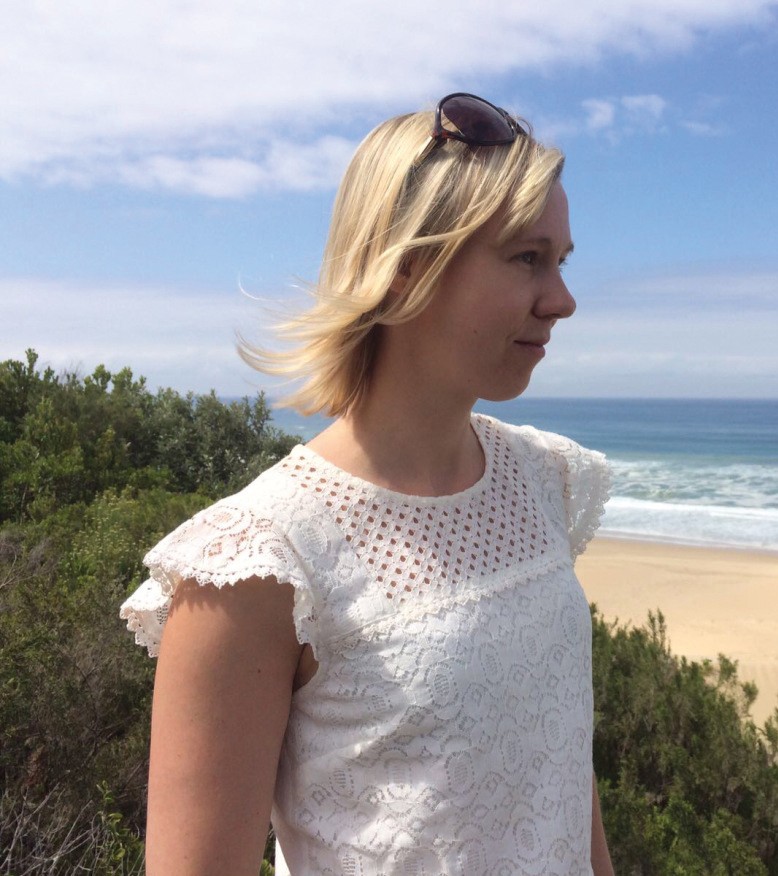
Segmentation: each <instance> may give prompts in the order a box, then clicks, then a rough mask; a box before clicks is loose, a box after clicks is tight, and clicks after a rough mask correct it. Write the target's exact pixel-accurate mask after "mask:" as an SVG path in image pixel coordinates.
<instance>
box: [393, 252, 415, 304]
mask: <svg viewBox="0 0 778 876" xmlns="http://www.w3.org/2000/svg"><path fill="white" fill-rule="evenodd" d="M412 273H413V261H412V260H411V257H410V256H407V255H406V256H404V257H403V260H402V261H401V262H400V267H399V269H398V271H397V273H396V274H395V275H394V280H392V285H391V286H390V287H389V293H390V294H391V295H396V296H400V295H404V294H405V287H406V286H407V285H408V281H409V280H410V278H411V274H412Z"/></svg>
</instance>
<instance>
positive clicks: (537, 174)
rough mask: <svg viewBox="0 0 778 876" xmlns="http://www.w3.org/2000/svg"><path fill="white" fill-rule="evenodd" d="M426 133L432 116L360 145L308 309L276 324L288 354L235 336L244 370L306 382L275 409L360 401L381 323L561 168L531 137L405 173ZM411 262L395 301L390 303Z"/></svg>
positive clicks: (391, 127) (420, 297)
mask: <svg viewBox="0 0 778 876" xmlns="http://www.w3.org/2000/svg"><path fill="white" fill-rule="evenodd" d="M432 125H433V114H432V113H431V112H420V113H414V114H412V115H406V116H398V117H396V118H392V119H389V120H388V121H386V122H383V123H382V124H380V125H379V126H378V127H377V128H375V129H374V130H373V131H371V133H370V134H368V136H367V137H366V138H365V139H364V140H363V142H362V143H361V144H360V146H359V148H358V149H357V151H356V153H355V155H354V158H353V159H352V161H351V164H350V165H349V167H348V169H347V170H346V173H345V175H344V177H343V181H342V183H341V185H340V188H339V190H338V194H337V197H336V199H335V205H334V208H333V214H332V222H331V225H330V233H329V238H328V241H327V246H326V249H325V251H324V258H323V263H322V268H321V272H320V275H319V280H318V283H317V285H316V287H315V289H314V294H315V301H314V304H313V306H312V307H311V308H310V310H308V311H306V312H305V313H303V314H301V315H300V316H298V317H295V318H294V319H291V320H288V321H287V322H285V323H283V324H281V325H280V326H278V327H277V329H278V332H279V334H280V336H281V337H282V338H287V339H289V340H291V341H292V342H293V343H294V345H295V346H293V348H292V349H290V350H286V351H282V352H270V351H267V350H262V349H259V348H257V347H254V346H251V345H250V344H248V343H247V342H246V341H245V340H244V339H243V338H241V339H240V343H239V352H240V355H241V356H242V357H243V358H244V359H245V360H246V361H247V362H248V363H249V364H250V365H252V367H254V368H257V369H258V370H260V371H263V372H265V373H269V374H275V375H282V376H286V377H289V378H292V379H294V378H305V380H304V383H303V384H302V386H300V387H299V388H298V389H297V390H296V391H294V392H293V393H291V394H290V395H289V396H288V397H287V398H285V399H284V400H283V401H282V404H285V405H286V406H288V407H293V408H295V409H297V410H298V411H300V412H301V413H303V414H312V413H317V412H323V413H325V414H327V415H329V416H339V415H341V414H343V413H345V412H346V411H348V410H349V409H350V408H353V407H355V406H356V405H358V404H359V402H360V400H361V399H362V398H363V396H364V394H365V392H366V391H367V389H368V386H369V381H370V374H371V370H372V363H373V360H374V356H375V352H376V348H377V340H378V332H379V331H380V326H381V325H390V324H398V323H402V322H405V321H407V320H410V319H412V318H413V317H414V316H416V315H417V314H418V313H419V312H420V311H421V310H423V309H424V307H425V306H426V305H427V303H428V302H429V301H430V299H431V297H432V295H433V294H434V293H435V291H436V289H437V287H438V284H439V280H440V277H441V275H442V274H443V272H444V271H445V269H446V266H447V265H448V263H449V262H450V261H451V259H452V258H453V256H454V255H455V254H456V253H457V251H458V250H459V249H460V248H461V247H462V245H463V244H464V243H465V242H466V241H467V239H468V238H469V237H470V236H471V235H472V234H473V233H474V232H475V231H477V230H478V229H479V228H480V227H481V226H482V225H483V224H484V223H485V222H487V221H488V220H489V219H490V217H491V216H493V215H494V213H495V212H496V211H497V210H498V209H500V208H501V207H502V206H503V205H505V207H506V224H505V228H504V232H503V233H504V237H505V239H507V238H508V237H510V236H511V235H513V234H515V233H516V232H517V231H519V230H520V229H522V228H525V227H527V226H529V225H531V224H532V223H533V222H535V221H536V220H537V219H538V217H539V216H540V214H541V213H542V212H543V208H544V206H545V203H546V200H547V198H548V195H549V192H550V191H551V188H552V186H553V184H554V183H555V182H556V180H558V178H559V176H560V174H561V172H562V166H563V163H564V156H563V155H562V153H561V152H559V151H558V150H557V149H554V148H549V147H545V146H543V145H541V144H540V143H538V142H537V141H536V140H535V139H534V138H533V137H532V135H531V133H530V134H528V135H527V136H521V135H520V136H518V137H517V138H516V140H515V141H514V142H513V143H512V144H510V145H509V146H485V147H480V148H472V147H470V146H468V145H466V144H465V143H460V142H458V141H454V140H449V141H446V142H445V144H443V145H442V146H441V147H440V148H438V149H436V150H435V151H434V152H432V154H430V155H429V156H428V157H427V158H426V159H425V160H424V161H423V163H422V164H421V165H420V166H419V167H414V158H415V157H416V156H417V155H418V154H419V151H420V150H421V149H422V147H423V146H424V144H425V142H427V141H428V138H429V136H430V131H431V130H432ZM522 126H523V127H525V128H527V129H528V126H527V125H526V123H524V122H522ZM409 265H412V266H413V270H412V271H411V272H410V273H411V276H410V278H409V280H408V282H407V283H406V285H405V287H404V291H403V294H402V295H397V296H395V295H389V291H390V289H391V287H392V283H393V282H394V280H395V278H396V277H397V275H398V273H399V272H401V271H404V272H407V270H408V266H409Z"/></svg>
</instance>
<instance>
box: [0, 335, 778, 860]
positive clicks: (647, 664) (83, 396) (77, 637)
mask: <svg viewBox="0 0 778 876" xmlns="http://www.w3.org/2000/svg"><path fill="white" fill-rule="evenodd" d="M295 440H296V439H295V438H293V437H291V436H288V435H284V434H282V433H281V432H279V431H278V430H276V429H274V428H273V427H272V425H271V421H270V414H269V410H268V407H267V405H266V403H265V400H264V398H263V397H262V396H261V395H260V396H257V397H256V398H254V399H243V400H241V401H237V402H230V403H225V402H222V401H220V400H219V399H218V398H217V397H216V396H215V394H213V393H211V394H209V395H194V394H189V395H186V396H182V395H180V394H179V393H177V392H174V391H173V390H170V389H163V390H159V391H157V392H151V391H150V390H149V388H148V387H147V385H146V383H145V381H144V380H143V378H137V379H136V378H135V377H134V376H133V374H132V372H131V371H130V370H129V369H128V368H125V369H122V370H120V371H118V372H113V373H112V372H109V371H108V370H107V369H106V368H104V367H102V366H100V367H98V368H97V369H95V371H94V372H93V373H92V374H90V375H86V376H81V375H79V374H77V373H74V372H66V373H62V374H56V373H54V372H53V371H52V370H51V369H40V368H39V367H38V361H37V356H36V354H35V353H34V352H33V351H28V354H27V357H26V360H25V361H14V360H9V361H6V362H2V363H0V780H1V781H2V787H0V874H4V876H38V874H72V873H80V872H84V873H93V874H99V876H130V874H140V873H142V869H143V864H142V858H143V820H144V808H145V778H146V771H147V750H148V726H149V710H150V704H151V691H152V684H153V673H154V661H152V660H149V659H148V657H147V656H146V654H145V651H143V650H142V649H140V648H138V647H137V646H135V644H134V643H133V640H132V636H131V635H129V634H128V633H127V631H126V629H125V627H124V624H123V622H121V621H120V620H119V618H118V613H117V612H118V606H119V604H120V603H121V602H122V601H123V599H124V598H125V597H126V596H127V595H128V594H129V593H130V592H131V591H132V590H133V589H134V588H135V587H136V586H137V585H138V584H139V583H140V582H141V580H142V579H143V577H144V572H143V566H142V557H143V554H144V552H145V550H146V549H148V547H150V546H152V545H153V544H154V543H155V542H156V541H157V540H158V539H159V538H161V537H162V536H163V535H164V534H165V533H166V532H168V531H169V530H171V529H172V528H174V527H175V526H176V525H177V524H178V523H180V522H181V521H183V520H185V519H186V518H188V517H189V516H191V515H192V514H193V513H195V512H196V511H198V510H199V509H201V508H203V507H205V506H206V505H208V504H209V503H211V502H212V501H214V500H215V499H216V498H219V497H221V496H223V495H226V494H228V493H230V492H233V491H235V490H237V489H240V488H241V487H242V486H243V485H245V484H246V483H248V482H249V481H250V480H252V479H253V478H254V477H256V476H257V475H258V474H259V472H260V471H262V470H263V469H264V468H266V467H267V466H269V465H271V464H273V463H274V462H275V461H276V460H278V459H280V458H281V457H282V456H284V455H285V454H286V453H287V452H288V451H289V449H290V448H291V446H292V445H293V444H294V443H295ZM733 583H734V584H736V582H733ZM592 618H593V633H594V638H593V661H594V663H593V667H594V695H595V722H596V726H595V748H594V757H595V767H596V770H597V774H598V777H599V786H600V795H601V799H602V806H603V814H604V819H605V824H606V829H607V832H608V836H609V840H610V844H611V848H612V854H613V858H614V864H615V867H616V872H618V873H620V874H636V876H637V874H645V876H653V874H697V873H699V874H722V876H723V874H730V873H736V874H740V876H751V874H754V876H756V874H773V876H778V714H777V715H775V716H774V717H773V718H772V719H771V720H769V721H768V722H767V723H766V724H765V725H764V726H763V727H757V726H755V725H754V723H753V722H752V721H751V720H750V718H749V707H750V705H751V704H752V702H753V699H754V695H755V691H754V688H753V686H752V685H748V684H742V683H740V682H739V681H738V677H737V667H736V665H735V664H733V663H732V662H731V661H729V660H727V659H726V658H725V657H721V658H719V660H718V661H716V662H711V663H707V664H697V663H688V662H686V661H685V660H683V659H679V658H677V657H676V656H674V655H673V654H672V653H671V652H670V649H669V648H668V645H667V641H666V637H665V630H664V625H663V620H662V617H661V615H660V614H658V613H657V614H656V615H651V616H650V617H649V618H648V621H647V623H646V625H645V626H644V627H643V628H641V629H626V628H622V627H616V626H613V625H610V624H607V623H606V622H605V621H604V620H603V618H602V617H601V616H600V615H599V614H598V613H597V611H596V609H593V614H592ZM263 872H264V873H268V874H269V873H271V872H272V866H271V864H270V861H269V860H268V861H266V862H265V863H264V864H263Z"/></svg>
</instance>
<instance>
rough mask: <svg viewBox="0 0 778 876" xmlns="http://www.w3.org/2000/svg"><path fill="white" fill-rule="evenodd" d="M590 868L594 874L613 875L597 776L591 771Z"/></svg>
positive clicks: (597, 875)
mask: <svg viewBox="0 0 778 876" xmlns="http://www.w3.org/2000/svg"><path fill="white" fill-rule="evenodd" d="M592 870H593V871H594V876H614V873H613V864H612V863H611V856H610V853H609V852H608V841H607V840H606V838H605V830H604V828H603V826H602V813H601V812H600V795H599V793H598V792H597V777H596V776H595V775H594V773H592Z"/></svg>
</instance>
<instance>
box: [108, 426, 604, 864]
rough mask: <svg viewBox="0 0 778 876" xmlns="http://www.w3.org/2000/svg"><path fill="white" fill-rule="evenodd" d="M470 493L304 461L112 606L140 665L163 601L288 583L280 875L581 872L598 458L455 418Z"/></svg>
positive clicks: (523, 430)
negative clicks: (471, 457)
mask: <svg viewBox="0 0 778 876" xmlns="http://www.w3.org/2000/svg"><path fill="white" fill-rule="evenodd" d="M472 422H473V427H474V429H475V431H476V434H477V435H478V438H479V441H480V443H481V446H482V448H483V450H484V456H485V460H486V466H485V471H484V474H483V476H482V478H481V479H480V480H479V481H478V483H476V484H474V485H473V486H472V487H470V488H469V489H467V490H465V491H463V492H461V493H457V494H455V495H452V496H443V497H418V496H408V495H405V494H401V493H395V492H392V491H390V490H386V489H384V488H381V487H377V486H375V485H373V484H370V483H368V482H366V481H363V480H360V479H359V478H356V477H354V476H352V475H349V474H347V473H346V472H343V471H341V470H340V469H338V468H336V467H335V466H333V465H331V464H330V463H328V462H326V461H325V460H323V459H322V458H321V457H319V456H318V455H317V454H315V453H314V452H313V451H311V450H309V449H308V448H307V447H304V446H297V447H296V448H294V449H293V451H292V452H291V453H290V455H289V456H288V457H286V458H285V459H284V460H282V461H281V462H279V463H278V464H276V465H275V466H274V467H273V468H272V469H269V470H268V471H266V472H264V473H263V474H262V475H261V476H260V477H259V478H258V479H257V480H256V481H254V482H253V483H252V484H251V485H249V486H248V487H247V488H246V489H245V490H243V491H241V492H240V493H238V494H237V495H235V496H232V497H229V498H227V499H224V500H222V501H220V502H217V503H216V504H215V505H213V506H211V507H210V508H208V509H206V510H205V511H202V512H200V514H198V515H196V516H195V517H193V518H192V519H191V520H189V521H187V522H186V523H184V524H183V525H182V526H181V527H179V528H178V529H177V530H175V531H174V532H173V533H171V534H170V535H168V536H167V537H166V538H165V539H163V540H162V541H161V542H160V543H159V544H158V545H157V546H156V547H155V548H154V549H153V550H152V551H150V552H149V554H148V555H147V557H146V563H147V565H148V566H149V568H150V569H151V573H152V577H151V579H150V580H149V581H147V582H146V583H145V584H144V585H142V586H141V587H140V588H139V589H138V590H137V591H136V592H135V593H134V594H133V595H132V596H131V597H130V598H129V599H128V600H127V601H126V602H125V604H124V605H123V606H122V609H121V615H122V617H124V618H125V619H127V621H128V626H129V628H130V629H131V630H133V631H134V632H135V635H136V640H137V641H138V642H139V643H140V644H142V645H145V646H146V647H147V648H148V649H149V652H150V653H151V654H155V653H157V651H158V647H159V641H160V638H161V635H162V630H163V628H164V623H165V619H166V616H167V609H168V606H169V604H170V599H171V596H172V594H173V592H174V590H175V588H176V586H177V584H178V583H179V582H180V581H181V580H184V579H194V580H196V581H198V582H199V583H200V584H203V585H206V584H212V585H216V586H217V587H222V586H224V585H226V584H233V583H235V582H237V581H240V580H245V579H247V578H251V577H254V576H260V577H268V576H273V577H275V578H276V579H277V580H278V581H280V582H288V583H291V584H292V585H293V586H294V588H295V607H294V623H295V628H296V631H297V637H298V640H299V641H300V642H301V643H304V642H307V643H310V645H311V647H312V648H313V651H314V655H315V656H316V658H317V660H318V663H319V668H318V671H317V672H316V675H315V676H314V678H313V679H312V680H311V681H310V682H309V683H308V684H307V685H305V686H304V687H303V688H301V689H300V690H298V691H297V692H296V693H295V695H294V696H293V699H292V711H291V715H290V719H289V724H288V727H287V733H286V737H285V740H284V746H283V751H282V756H281V761H280V764H279V773H278V781H277V787H276V795H275V800H274V807H273V825H274V827H275V830H276V834H277V836H278V838H279V841H280V843H281V846H282V848H283V852H284V856H285V858H286V861H287V863H288V864H289V867H290V870H291V872H292V873H293V874H298V873H301V874H302V873H317V874H344V873H345V874H353V876H357V874H379V873H380V874H403V876H405V874H455V873H456V874H459V873H462V874H464V873H467V874H468V876H476V874H490V876H493V874H497V876H499V874H508V873H510V874H516V873H519V872H520V873H527V874H535V873H537V874H566V876H569V874H573V873H575V874H579V873H580V874H589V873H590V872H591V870H590V864H589V843H590V821H591V771H592V764H591V736H592V692H591V626H590V620H589V610H588V605H587V602H586V599H585V597H584V595H583V593H582V591H581V588H580V585H579V584H578V582H577V580H576V578H575V575H574V572H573V561H574V559H575V556H577V554H578V553H580V552H581V551H582V550H583V549H584V547H585V545H586V543H587V542H588V541H589V539H590V538H591V537H592V535H593V534H594V531H595V530H596V528H597V526H598V523H599V519H600V516H601V514H602V512H603V507H604V503H605V500H606V498H607V490H608V469H607V465H606V463H605V460H604V457H603V456H602V454H599V453H596V452H593V451H589V450H586V449H584V448H582V447H580V446H579V445H577V444H575V443H574V442H572V441H570V440H569V439H566V438H563V437H561V436H558V435H553V434H551V433H544V432H540V431H538V430H536V429H533V428H531V427H514V426H508V425H505V424H503V423H500V422H499V421H497V420H493V419H491V418H489V417H484V416H480V415H474V416H473V420H472Z"/></svg>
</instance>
